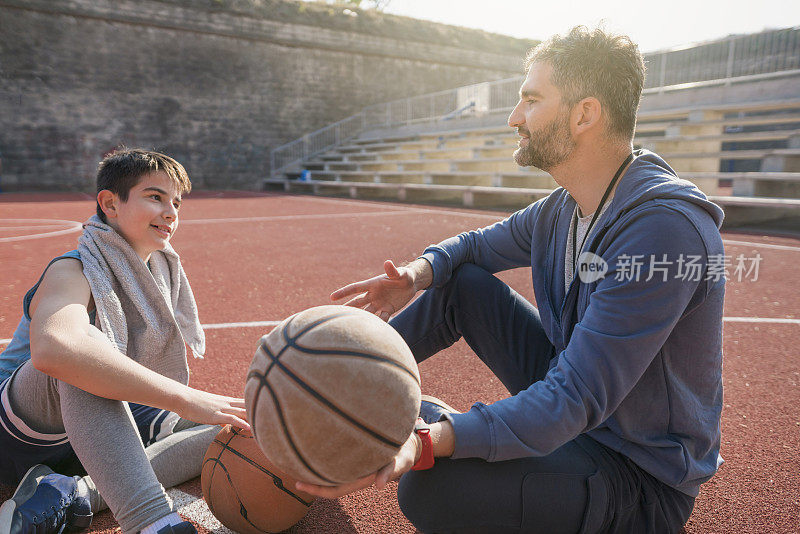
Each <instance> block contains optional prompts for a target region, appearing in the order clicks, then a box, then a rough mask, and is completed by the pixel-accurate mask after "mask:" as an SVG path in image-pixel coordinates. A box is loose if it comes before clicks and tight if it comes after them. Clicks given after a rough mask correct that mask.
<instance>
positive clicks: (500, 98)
mask: <svg viewBox="0 0 800 534" xmlns="http://www.w3.org/2000/svg"><path fill="white" fill-rule="evenodd" d="M645 62H646V65H647V77H646V79H645V91H644V93H645V94H647V93H655V92H660V91H664V90H665V89H666V88H669V87H671V86H676V85H682V84H688V83H694V84H697V85H713V84H720V85H722V84H730V83H732V82H733V81H735V80H736V79H742V80H744V79H759V78H762V77H764V78H768V77H771V76H774V75H776V74H778V75H779V74H781V73H789V72H795V71H800V27H795V28H787V29H782V30H772V31H766V32H762V33H757V34H751V35H734V36H731V37H726V38H725V39H720V40H718V41H712V42H708V43H701V44H696V45H692V46H688V47H681V48H675V49H670V50H663V51H659V52H653V53H650V54H645ZM522 79H523V78H522V77H521V76H514V77H513V78H505V79H502V80H495V81H491V82H483V83H476V84H472V85H466V86H463V87H457V88H455V89H448V90H445V91H439V92H436V93H429V94H424V95H419V96H413V97H409V98H404V99H401V100H395V101H392V102H386V103H383V104H375V105H372V106H368V107H366V108H364V109H363V110H362V111H360V112H359V113H356V114H355V115H353V116H351V117H348V118H346V119H343V120H341V121H339V122H335V123H333V124H331V125H328V126H326V127H324V128H321V129H319V130H317V131H316V132H313V133H309V134H306V135H304V136H303V137H301V138H299V139H296V140H294V141H291V142H289V143H286V144H284V145H281V146H279V147H276V148H275V149H273V150H272V152H271V153H270V169H271V173H272V176H273V177H275V176H277V175H278V174H280V173H281V171H283V170H285V169H287V168H289V167H291V166H292V165H296V164H297V163H300V162H301V161H303V160H305V159H308V158H310V157H312V156H314V155H315V154H319V153H321V152H324V151H326V150H328V149H330V148H332V147H334V146H337V145H339V144H341V143H343V142H345V141H348V140H350V139H352V138H354V137H356V136H357V135H358V134H360V133H361V132H363V131H366V130H369V129H374V128H382V127H392V126H397V125H408V124H414V123H419V122H438V121H441V120H446V119H450V118H452V117H453V116H454V115H461V116H463V115H475V116H479V115H488V114H491V113H500V112H506V111H509V110H511V109H512V108H513V107H514V106H515V105H516V103H517V99H518V91H519V86H520V84H521V83H522Z"/></svg>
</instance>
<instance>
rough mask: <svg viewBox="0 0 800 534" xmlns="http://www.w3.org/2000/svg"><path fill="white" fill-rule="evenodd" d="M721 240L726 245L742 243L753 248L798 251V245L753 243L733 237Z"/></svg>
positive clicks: (799, 249)
mask: <svg viewBox="0 0 800 534" xmlns="http://www.w3.org/2000/svg"><path fill="white" fill-rule="evenodd" d="M722 242H723V243H725V244H727V245H742V246H746V247H753V248H771V249H775V250H791V251H793V252H798V251H800V247H792V246H790V245H772V244H770V243H753V242H752V241H736V240H733V239H723V240H722Z"/></svg>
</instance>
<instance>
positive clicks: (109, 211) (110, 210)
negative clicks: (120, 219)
mask: <svg viewBox="0 0 800 534" xmlns="http://www.w3.org/2000/svg"><path fill="white" fill-rule="evenodd" d="M118 204H119V198H117V195H115V194H114V193H112V192H111V191H109V190H108V189H103V190H102V191H100V192H99V193H97V205H98V206H100V209H101V210H103V213H105V215H106V218H108V219H114V218H116V217H117V206H118Z"/></svg>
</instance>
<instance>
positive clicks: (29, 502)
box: [0, 465, 92, 534]
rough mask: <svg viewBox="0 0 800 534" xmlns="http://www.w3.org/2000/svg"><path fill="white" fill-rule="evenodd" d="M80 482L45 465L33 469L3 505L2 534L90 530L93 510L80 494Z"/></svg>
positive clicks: (43, 533) (50, 533)
mask: <svg viewBox="0 0 800 534" xmlns="http://www.w3.org/2000/svg"><path fill="white" fill-rule="evenodd" d="M77 480H78V477H75V478H73V477H68V476H64V475H58V474H55V473H53V472H52V470H50V469H49V468H48V467H46V466H43V465H37V466H34V467H32V468H31V469H30V470H28V472H27V473H26V474H25V476H24V477H23V478H22V481H21V482H20V484H19V486H18V487H17V490H16V491H15V492H14V495H13V496H12V497H11V499H9V500H8V501H6V503H5V504H3V507H2V510H3V511H4V513H0V534H61V533H62V532H80V531H82V530H85V529H87V528H89V525H91V523H92V509H91V505H90V503H89V499H87V498H86V497H83V496H79V495H78V482H77ZM9 511H10V513H9ZM9 519H10V520H9Z"/></svg>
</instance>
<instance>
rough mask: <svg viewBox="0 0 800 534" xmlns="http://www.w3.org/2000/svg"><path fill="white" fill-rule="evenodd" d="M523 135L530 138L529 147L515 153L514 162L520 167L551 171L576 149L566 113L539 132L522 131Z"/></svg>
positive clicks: (519, 149) (522, 147)
mask: <svg viewBox="0 0 800 534" xmlns="http://www.w3.org/2000/svg"><path fill="white" fill-rule="evenodd" d="M517 130H519V128H518V129H517ZM522 133H527V134H529V136H530V137H529V138H528V146H521V147H519V148H518V149H517V150H515V151H514V161H516V162H517V165H519V166H520V167H531V166H533V167H538V168H539V169H542V170H543V171H549V170H550V169H552V168H553V167H555V166H556V165H559V164H560V163H563V162H564V160H566V159H567V158H568V157H569V155H570V154H572V150H573V149H574V148H575V141H573V140H572V137H571V136H570V132H569V115H568V114H566V113H565V114H562V115H560V116H558V117H556V118H555V119H553V120H552V121H551V122H550V123H549V124H547V125H546V126H544V127H542V128H540V129H539V130H536V131H534V132H527V131H525V130H522Z"/></svg>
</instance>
